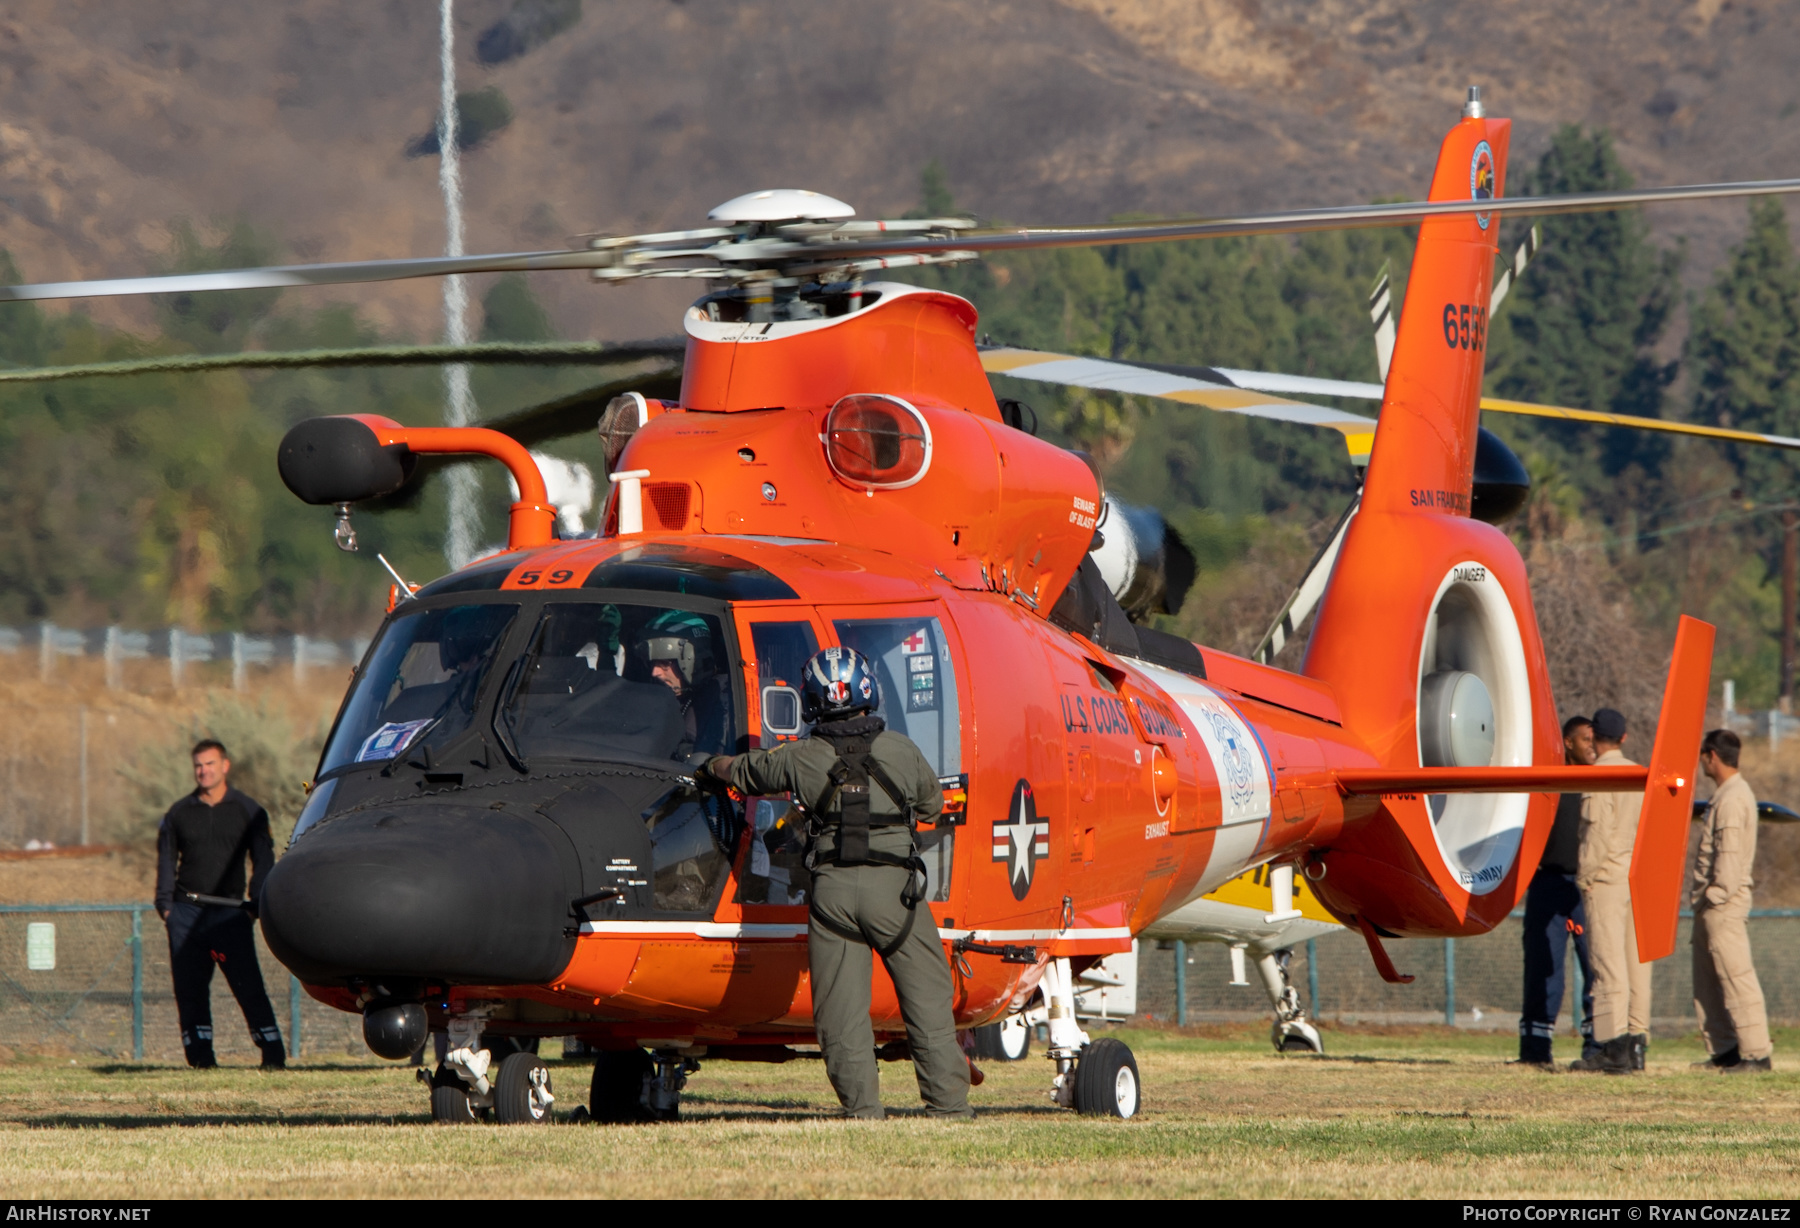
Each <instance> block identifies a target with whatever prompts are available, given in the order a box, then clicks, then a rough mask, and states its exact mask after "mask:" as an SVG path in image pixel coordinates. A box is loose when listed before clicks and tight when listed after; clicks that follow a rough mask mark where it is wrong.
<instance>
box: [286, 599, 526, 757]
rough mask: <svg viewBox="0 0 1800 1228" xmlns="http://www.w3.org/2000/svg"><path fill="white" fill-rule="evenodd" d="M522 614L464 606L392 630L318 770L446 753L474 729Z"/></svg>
mask: <svg viewBox="0 0 1800 1228" xmlns="http://www.w3.org/2000/svg"><path fill="white" fill-rule="evenodd" d="M518 612H519V607H518V606H516V605H511V604H491V605H458V606H447V607H440V608H438V609H435V610H420V611H419V612H417V613H414V614H405V615H402V616H400V617H398V618H395V619H394V620H393V621H391V622H389V623H388V625H387V627H386V628H385V629H384V630H383V631H382V633H381V640H380V642H379V643H378V644H377V645H376V646H375V651H374V653H373V654H372V655H371V656H370V658H369V663H368V665H367V666H366V667H365V668H364V669H363V671H362V675H361V677H359V678H358V679H357V683H356V689H355V691H354V692H352V694H351V696H350V699H349V702H348V703H346V704H345V705H344V715H343V717H342V719H340V720H339V721H338V726H337V731H336V732H335V733H334V734H333V735H332V739H331V745H330V746H329V747H327V748H326V751H325V759H324V762H323V764H322V765H321V766H320V768H319V770H320V772H321V773H324V772H329V771H331V770H332V769H334V768H340V767H343V766H345V765H346V764H351V763H370V762H377V761H386V760H389V759H394V758H397V757H398V756H400V755H402V754H404V753H405V752H406V751H407V749H408V748H409V747H411V746H414V745H417V744H422V743H426V742H429V743H432V744H436V745H442V744H444V743H446V742H448V741H449V740H450V739H451V738H453V737H455V736H456V735H457V734H459V733H461V732H462V731H463V730H465V729H467V728H468V727H469V723H470V721H471V720H472V719H473V717H474V712H475V698H476V695H477V693H478V692H479V691H480V690H481V684H482V680H483V679H485V678H486V677H487V675H488V673H489V672H490V670H491V669H492V666H493V657H494V649H495V646H496V645H498V644H499V643H500V641H501V640H502V639H503V638H504V637H505V635H506V629H507V627H509V626H510V625H511V624H512V620H513V617H514V616H515V615H516V614H517V613H518Z"/></svg>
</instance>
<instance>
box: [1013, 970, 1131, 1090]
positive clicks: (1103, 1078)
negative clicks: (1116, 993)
mask: <svg viewBox="0 0 1800 1228" xmlns="http://www.w3.org/2000/svg"><path fill="white" fill-rule="evenodd" d="M1038 987H1039V989H1040V990H1041V991H1042V992H1043V995H1044V1001H1045V1003H1046V1004H1047V1005H1048V1006H1049V1009H1050V1050H1049V1058H1050V1060H1051V1061H1052V1062H1054V1063H1056V1078H1055V1079H1054V1080H1053V1081H1052V1083H1051V1084H1050V1098H1051V1099H1052V1100H1054V1101H1055V1102H1056V1103H1058V1104H1060V1105H1062V1106H1063V1107H1064V1108H1070V1109H1074V1110H1075V1111H1076V1112H1077V1113H1081V1114H1084V1115H1086V1116H1089V1117H1133V1116H1135V1115H1136V1114H1137V1111H1138V1105H1139V1093H1138V1068H1137V1059H1136V1058H1134V1057H1133V1056H1132V1055H1131V1049H1130V1048H1129V1047H1128V1046H1127V1045H1126V1044H1125V1043H1124V1042H1123V1041H1120V1040H1115V1039H1114V1038H1112V1037H1110V1036H1103V1037H1101V1038H1100V1039H1099V1040H1091V1039H1089V1037H1088V1034H1087V1033H1086V1032H1084V1031H1082V1030H1081V1025H1080V1024H1079V1023H1078V1022H1076V1019H1075V977H1074V974H1073V973H1072V972H1071V970H1070V968H1069V961H1068V960H1067V959H1053V960H1051V961H1050V964H1049V966H1048V967H1046V968H1045V969H1044V979H1043V980H1042V981H1040V982H1039V983H1038Z"/></svg>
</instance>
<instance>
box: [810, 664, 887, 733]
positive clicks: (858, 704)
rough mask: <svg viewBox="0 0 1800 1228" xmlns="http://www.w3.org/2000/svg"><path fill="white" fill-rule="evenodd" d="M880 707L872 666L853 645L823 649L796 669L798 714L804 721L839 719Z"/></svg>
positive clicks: (878, 687)
mask: <svg viewBox="0 0 1800 1228" xmlns="http://www.w3.org/2000/svg"><path fill="white" fill-rule="evenodd" d="M880 706H881V687H880V686H879V685H878V684H877V683H876V681H875V667H874V666H872V665H870V664H869V658H867V657H865V656H863V655H862V653H860V652H858V651H856V649H854V648H825V649H821V650H820V651H818V652H816V653H814V654H813V656H812V659H811V660H810V661H808V662H807V663H806V667H805V668H804V669H802V670H801V671H800V715H801V716H803V717H804V718H805V719H806V720H808V721H821V720H841V719H843V718H844V717H846V716H851V715H854V714H855V713H858V712H873V711H874V710H875V709H876V708H879V707H880Z"/></svg>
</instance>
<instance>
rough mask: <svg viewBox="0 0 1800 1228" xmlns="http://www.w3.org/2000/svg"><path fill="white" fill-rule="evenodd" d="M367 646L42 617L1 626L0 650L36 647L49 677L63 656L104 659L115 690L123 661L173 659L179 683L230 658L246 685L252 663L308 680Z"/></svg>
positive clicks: (354, 641)
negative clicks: (204, 665) (190, 671)
mask: <svg viewBox="0 0 1800 1228" xmlns="http://www.w3.org/2000/svg"><path fill="white" fill-rule="evenodd" d="M368 647H369V640H368V637H366V636H358V637H354V638H351V639H341V640H334V639H315V638H313V637H311V636H306V635H280V636H268V635H245V634H243V633H242V632H239V631H225V632H219V633H216V634H210V635H202V634H196V633H194V632H191V631H184V630H182V629H181V628H179V627H164V628H162V629H161V630H158V631H130V630H127V629H125V628H124V627H96V628H91V629H87V630H82V629H78V628H74V627H59V626H57V625H56V624H55V623H51V622H41V623H38V624H36V625H35V626H29V627H0V653H21V652H26V651H30V650H35V651H36V652H37V658H38V677H39V679H40V680H42V681H44V682H48V681H50V679H51V677H52V676H53V675H54V673H55V670H56V663H57V662H58V661H59V660H61V659H62V658H63V657H99V658H101V659H102V660H103V661H104V662H105V663H106V685H107V686H108V687H110V688H112V689H114V690H118V689H119V688H121V687H123V686H124V685H125V668H124V667H125V662H127V661H139V660H145V659H148V658H152V657H155V658H164V659H166V660H167V661H168V662H169V682H170V684H171V685H173V686H177V687H179V686H181V684H182V679H183V676H184V674H185V673H186V671H187V668H188V666H190V665H192V664H195V663H197V662H207V661H221V662H223V661H229V662H231V685H232V687H233V688H235V689H236V690H240V691H241V690H243V689H244V688H245V686H246V685H247V684H248V681H249V668H250V666H252V665H255V666H260V667H264V668H271V669H272V668H276V667H278V666H283V665H285V666H287V667H288V668H291V669H292V670H293V671H294V681H295V682H304V681H305V680H306V672H307V670H309V669H313V668H317V667H322V666H330V665H346V664H355V663H356V662H357V661H360V660H362V655H363V653H364V651H366V650H367V649H368Z"/></svg>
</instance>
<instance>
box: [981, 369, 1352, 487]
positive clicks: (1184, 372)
mask: <svg viewBox="0 0 1800 1228" xmlns="http://www.w3.org/2000/svg"><path fill="white" fill-rule="evenodd" d="M981 366H982V369H983V370H985V371H987V373H988V374H989V375H1010V376H1013V377H1014V378H1016V379H1028V380H1038V381H1041V382H1043V383H1047V384H1062V385H1065V386H1067V387H1071V388H1094V389H1098V390H1101V391H1105V392H1122V393H1126V394H1128V395H1132V396H1145V397H1161V398H1163V399H1165V400H1170V401H1180V402H1181V403H1183V404H1186V405H1199V406H1202V407H1204V408H1206V409H1214V410H1218V411H1219V412H1221V413H1228V414H1246V415H1249V416H1250V417H1253V418H1272V419H1275V420H1276V421H1278V422H1294V423H1298V424H1300V425H1302V426H1322V427H1325V428H1327V429H1329V430H1334V431H1337V432H1338V433H1339V434H1341V435H1342V436H1343V437H1344V447H1345V448H1346V449H1347V450H1348V451H1349V453H1350V460H1351V463H1353V464H1357V465H1365V464H1367V463H1368V460H1369V447H1370V445H1371V443H1373V441H1374V438H1375V419H1373V418H1365V417H1363V416H1362V415H1361V414H1352V413H1346V412H1345V411H1343V410H1337V409H1326V408H1325V407H1324V406H1321V405H1309V404H1307V403H1306V402H1304V401H1290V400H1288V399H1287V398H1286V397H1280V396H1274V395H1271V394H1269V393H1267V392H1262V391H1259V390H1257V389H1255V388H1249V387H1245V386H1244V385H1243V384H1240V383H1238V382H1237V381H1235V380H1233V379H1231V378H1229V377H1228V376H1227V375H1226V374H1225V373H1224V372H1222V371H1219V370H1218V369H1217V368H1213V367H1188V368H1177V369H1175V370H1174V371H1171V370H1170V369H1167V368H1164V369H1160V370H1159V369H1157V368H1153V367H1148V366H1146V365H1145V364H1142V363H1126V362H1111V361H1108V360H1106V359H1103V358H1078V357H1075V356H1074V355H1070V354H1047V353H1044V352H1042V351H1039V350H1019V349H1011V348H1004V347H996V348H992V349H984V350H982V351H981ZM1233 374H1243V375H1249V374H1253V373H1251V372H1233ZM1271 378H1276V379H1280V378H1287V379H1292V378H1294V377H1271ZM1323 382H1326V383H1337V382H1338V381H1335V380H1331V381H1323Z"/></svg>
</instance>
